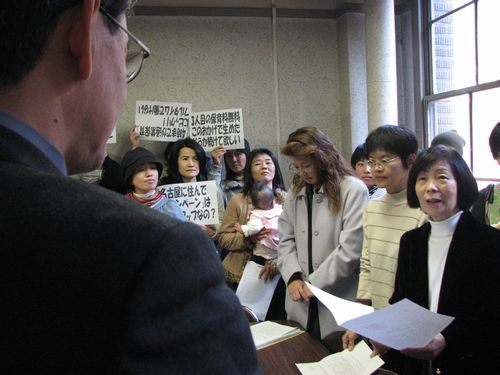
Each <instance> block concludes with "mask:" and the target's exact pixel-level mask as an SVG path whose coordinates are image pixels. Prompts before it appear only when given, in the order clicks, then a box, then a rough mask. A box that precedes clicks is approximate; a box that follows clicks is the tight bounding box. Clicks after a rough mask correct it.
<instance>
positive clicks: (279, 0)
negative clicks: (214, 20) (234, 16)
mask: <svg viewBox="0 0 500 375" xmlns="http://www.w3.org/2000/svg"><path fill="white" fill-rule="evenodd" d="M273 2H274V4H275V6H276V7H277V8H289V9H323V10H324V9H328V10H333V9H335V8H336V4H337V3H343V2H344V1H339V0H138V1H137V3H136V6H141V7H145V6H147V7H150V6H151V7H201V8H212V7H213V8H270V7H271V5H272V3H273ZM349 2H350V3H353V2H355V3H358V2H361V3H362V1H359V0H358V1H352V0H351V1H349Z"/></svg>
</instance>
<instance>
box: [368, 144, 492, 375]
mask: <svg viewBox="0 0 500 375" xmlns="http://www.w3.org/2000/svg"><path fill="white" fill-rule="evenodd" d="M477 195H478V192H477V184H476V181H475V179H474V176H473V175H472V173H471V171H470V169H469V167H468V166H467V164H466V163H465V161H464V160H463V159H462V157H461V156H460V155H459V154H458V152H457V151H455V150H454V149H452V148H450V147H447V146H443V145H439V146H435V147H432V148H430V149H427V150H425V151H424V152H423V153H422V154H421V155H420V156H419V157H418V158H417V160H416V161H415V163H414V164H413V167H412V168H411V170H410V175H409V178H408V189H407V199H408V204H409V206H410V207H414V208H418V207H420V209H421V210H422V211H424V212H425V213H426V214H428V215H429V219H430V220H429V222H428V223H427V224H424V225H423V226H421V227H420V228H418V229H413V230H410V231H408V232H406V233H405V234H403V236H402V237H401V241H400V247H399V257H398V269H397V273H396V282H395V288H394V294H393V296H392V297H391V299H390V300H389V302H390V303H391V304H392V303H396V302H398V301H400V300H402V299H403V298H408V299H410V300H412V301H413V302H415V303H417V304H419V305H421V306H423V307H425V308H428V309H429V310H431V311H433V312H437V313H440V314H444V315H449V316H453V317H454V318H455V319H454V320H453V322H451V324H450V325H449V326H448V327H446V328H445V329H444V330H443V331H442V332H441V333H439V334H437V335H436V336H435V337H434V338H433V339H432V340H431V341H430V342H429V343H428V344H427V345H426V346H424V347H422V348H408V349H404V350H401V351H400V352H396V351H394V350H391V351H389V352H387V348H385V347H382V346H381V345H379V344H377V343H373V344H374V351H375V353H380V354H381V355H389V356H398V355H400V354H402V355H403V356H402V358H401V359H402V368H401V369H400V370H399V371H398V370H396V369H395V371H398V373H399V374H401V375H403V374H424V373H429V372H428V371H429V370H430V369H431V368H432V373H433V374H434V373H437V374H488V373H492V372H491V371H492V370H491V369H493V368H496V369H497V370H493V372H496V371H498V358H499V356H498V353H497V351H498V350H497V348H498V337H499V336H500V335H499V333H500V332H499V328H498V327H499V324H498V309H497V306H498V300H499V299H500V277H499V275H500V272H499V270H500V261H499V256H500V232H499V231H498V230H497V229H494V228H492V227H490V226H488V225H485V224H480V223H479V222H476V221H475V220H474V219H473V217H472V215H471V214H470V213H469V211H468V210H469V207H470V206H471V205H472V203H473V202H474V201H475V199H476V197H477ZM402 334H404V332H402ZM386 352H387V354H386ZM495 361H496V362H495ZM493 362H495V363H496V364H497V366H495V365H494V364H493Z"/></svg>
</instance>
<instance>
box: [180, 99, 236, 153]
mask: <svg viewBox="0 0 500 375" xmlns="http://www.w3.org/2000/svg"><path fill="white" fill-rule="evenodd" d="M189 136H190V137H191V138H193V139H194V140H196V141H197V142H198V143H199V144H200V145H201V147H203V148H204V149H205V151H211V150H213V149H214V148H215V147H217V146H224V147H225V148H226V149H227V150H231V149H238V148H245V141H244V134H243V117H242V114H241V108H240V109H223V110H218V111H210V112H195V113H193V114H192V116H191V123H190V125H189Z"/></svg>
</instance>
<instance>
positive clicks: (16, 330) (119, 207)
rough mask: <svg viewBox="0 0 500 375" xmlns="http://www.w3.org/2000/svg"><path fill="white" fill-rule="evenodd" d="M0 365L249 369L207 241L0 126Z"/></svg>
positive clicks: (238, 317)
mask: <svg viewBox="0 0 500 375" xmlns="http://www.w3.org/2000/svg"><path fill="white" fill-rule="evenodd" d="M0 194H1V203H0V241H1V242H0V301H1V306H0V347H1V348H2V349H1V350H0V372H1V373H2V374H162V375H164V374H189V375H192V374H231V375H233V374H260V370H259V369H258V364H257V358H256V352H255V347H254V345H253V341H252V338H251V335H250V331H249V327H248V323H247V321H246V320H244V318H243V314H242V312H241V308H240V306H239V303H238V301H237V299H236V297H235V295H234V293H233V292H232V291H231V290H229V289H228V288H227V287H226V285H225V283H224V277H223V271H222V267H221V265H220V261H219V259H218V257H217V255H216V251H215V249H214V246H213V244H212V241H211V240H210V239H208V237H207V236H206V235H205V234H204V233H203V232H202V231H201V230H200V229H199V228H198V227H197V226H195V225H192V224H188V223H181V222H179V221H176V220H175V219H171V220H170V219H166V218H165V217H164V216H162V214H159V213H157V212H155V211H154V210H151V209H148V208H145V207H142V206H140V205H138V204H136V203H134V202H131V201H128V200H127V199H125V198H124V197H122V196H120V195H118V194H115V193H113V192H109V191H107V190H106V189H104V188H102V187H99V186H95V185H91V184H86V183H83V182H80V181H76V180H74V179H71V178H68V177H64V176H61V175H60V174H59V173H58V172H57V170H56V168H55V167H54V166H53V165H52V164H51V162H50V161H49V160H48V159H47V158H46V157H45V156H44V155H43V154H41V153H40V152H39V151H38V150H37V149H36V148H34V147H33V146H32V145H31V144H30V143H28V142H27V141H26V140H24V139H23V138H21V137H19V136H18V135H16V134H15V133H13V132H11V131H9V130H7V129H4V128H2V127H0Z"/></svg>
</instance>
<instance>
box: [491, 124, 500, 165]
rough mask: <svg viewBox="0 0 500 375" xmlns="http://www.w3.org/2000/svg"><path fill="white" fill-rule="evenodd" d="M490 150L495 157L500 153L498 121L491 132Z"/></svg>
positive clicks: (499, 126) (499, 127) (499, 125)
mask: <svg viewBox="0 0 500 375" xmlns="http://www.w3.org/2000/svg"><path fill="white" fill-rule="evenodd" d="M489 142H490V150H491V155H492V156H493V159H496V158H497V157H498V156H499V155H500V122H498V123H497V124H496V125H495V127H494V128H493V130H492V131H491V133H490V139H489Z"/></svg>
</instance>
